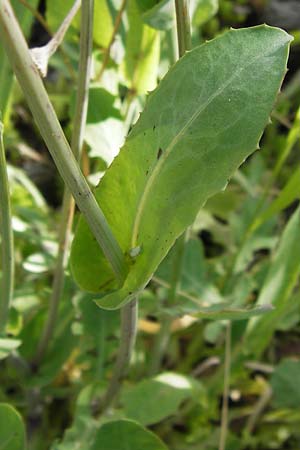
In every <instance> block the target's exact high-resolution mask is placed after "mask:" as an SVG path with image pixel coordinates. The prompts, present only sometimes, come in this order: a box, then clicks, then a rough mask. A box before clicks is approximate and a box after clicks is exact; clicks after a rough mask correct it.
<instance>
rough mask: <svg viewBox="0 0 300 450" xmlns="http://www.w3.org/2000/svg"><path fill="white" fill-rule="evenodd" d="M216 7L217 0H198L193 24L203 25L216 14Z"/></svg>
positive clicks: (217, 6) (217, 5)
mask: <svg viewBox="0 0 300 450" xmlns="http://www.w3.org/2000/svg"><path fill="white" fill-rule="evenodd" d="M218 9H219V0H198V2H197V8H196V11H195V13H194V17H193V24H194V25H195V26H198V27H199V26H201V25H204V24H205V23H206V22H208V21H209V20H210V19H211V18H212V17H214V15H216V14H217V12H218Z"/></svg>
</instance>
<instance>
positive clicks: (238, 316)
mask: <svg viewBox="0 0 300 450" xmlns="http://www.w3.org/2000/svg"><path fill="white" fill-rule="evenodd" d="M272 309H273V307H272V306H271V305H262V306H256V307H253V308H251V307H248V308H247V307H244V308H236V307H230V306H228V304H226V303H219V304H217V305H212V306H208V307H207V308H199V312H198V313H197V314H193V315H194V316H195V317H198V318H199V319H211V320H244V319H248V318H250V317H254V316H260V315H262V314H266V313H268V312H270V311H272Z"/></svg>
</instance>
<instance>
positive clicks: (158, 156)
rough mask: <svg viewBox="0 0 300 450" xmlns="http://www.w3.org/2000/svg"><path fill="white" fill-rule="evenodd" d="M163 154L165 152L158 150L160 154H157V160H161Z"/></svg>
mask: <svg viewBox="0 0 300 450" xmlns="http://www.w3.org/2000/svg"><path fill="white" fill-rule="evenodd" d="M162 152H163V151H162V149H161V148H159V149H158V152H157V159H159V158H160V157H161V155H162Z"/></svg>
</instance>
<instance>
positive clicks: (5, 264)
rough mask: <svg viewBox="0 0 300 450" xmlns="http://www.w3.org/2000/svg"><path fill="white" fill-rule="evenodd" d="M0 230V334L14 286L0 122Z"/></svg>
mask: <svg viewBox="0 0 300 450" xmlns="http://www.w3.org/2000/svg"><path fill="white" fill-rule="evenodd" d="M0 229H1V259H2V283H1V292H0V334H2V333H4V332H5V326H6V322H7V319H8V312H9V305H10V303H11V300H12V296H13V286H14V242H13V230H12V223H11V205H10V198H9V183H8V176H7V165H6V158H5V149H4V144H3V125H2V123H1V122H0Z"/></svg>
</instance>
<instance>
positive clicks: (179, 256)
mask: <svg viewBox="0 0 300 450" xmlns="http://www.w3.org/2000/svg"><path fill="white" fill-rule="evenodd" d="M185 242H186V234H183V235H182V236H181V237H180V238H179V239H178V240H177V242H176V243H175V246H174V255H173V261H172V278H171V280H170V289H169V292H168V299H167V301H166V304H165V306H169V307H171V306H172V304H173V303H174V301H175V299H176V295H177V292H178V288H179V284H180V277H181V272H182V265H183V257H184V249H185ZM172 322H173V317H172V316H170V315H169V314H167V313H166V314H165V315H163V317H162V319H161V325H160V330H159V332H158V334H157V335H156V338H155V341H154V347H153V350H152V352H151V360H150V366H149V375H155V374H156V373H157V372H159V369H160V366H161V362H162V359H163V356H164V355H165V353H166V350H167V348H168V344H169V341H170V335H171V325H172Z"/></svg>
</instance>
